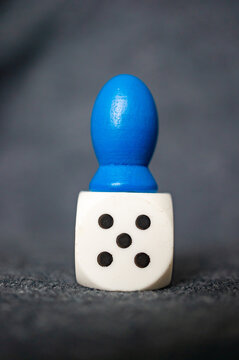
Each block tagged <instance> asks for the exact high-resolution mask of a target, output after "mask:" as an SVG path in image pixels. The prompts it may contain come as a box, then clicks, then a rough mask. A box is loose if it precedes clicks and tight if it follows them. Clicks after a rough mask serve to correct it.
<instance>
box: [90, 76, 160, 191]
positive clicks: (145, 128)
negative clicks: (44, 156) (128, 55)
mask: <svg viewBox="0 0 239 360" xmlns="http://www.w3.org/2000/svg"><path fill="white" fill-rule="evenodd" d="M157 135H158V116H157V110H156V106H155V103H154V100H153V97H152V95H151V93H150V91H149V89H148V88H147V86H146V85H145V84H144V83H143V82H142V81H141V80H140V79H138V78H137V77H135V76H132V75H118V76H115V77H113V78H112V79H111V80H109V81H108V82H107V83H106V84H105V85H104V87H103V88H102V89H101V91H100V93H99V94H98V96H97V98H96V101H95V104H94V107H93V111H92V117H91V136H92V142H93V146H94V150H95V154H96V157H97V159H98V161H99V169H98V171H97V172H96V174H95V176H94V177H93V179H92V180H91V182H90V190H92V191H125V192H156V191H157V184H156V182H155V180H154V178H153V176H152V175H151V173H150V171H149V169H148V167H147V166H148V164H149V162H150V159H151V157H152V155H153V152H154V148H155V145H156V142H157Z"/></svg>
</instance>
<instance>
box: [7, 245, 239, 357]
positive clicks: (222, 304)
mask: <svg viewBox="0 0 239 360" xmlns="http://www.w3.org/2000/svg"><path fill="white" fill-rule="evenodd" d="M234 246H235V245H234ZM237 248H238V247H237ZM237 250H238V249H237ZM175 259H176V260H175V271H174V279H173V283H172V285H171V286H170V287H168V288H166V289H164V290H158V291H149V292H135V293H122V292H115V293H114V292H105V291H98V290H91V289H88V288H84V287H81V286H79V285H77V284H76V282H75V279H74V274H73V269H72V267H71V268H70V271H69V268H64V267H62V266H60V265H59V264H58V265H56V264H55V265H53V264H52V265H47V264H45V265H44V266H43V265H40V264H38V265H37V264H35V265H30V264H26V263H24V260H23V259H22V260H21V259H18V260H17V261H16V260H13V261H12V263H11V262H10V263H9V262H8V263H5V264H3V265H2V266H1V269H0V273H1V275H0V279H1V281H0V290H1V300H0V305H1V312H0V324H1V332H0V359H1V360H2V359H11V360H12V359H14V360H17V359H21V360H26V359H69V360H70V359H86V360H95V359H100V360H101V359H102V360H112V359H116V360H117V359H142V360H143V359H182V360H183V359H190V360H191V359H201V360H203V359H206V358H209V359H238V356H239V346H238V339H239V327H238V323H239V311H238V310H239V303H238V295H239V273H238V251H237V252H231V251H228V250H226V249H220V248H218V247H216V248H215V249H212V248H211V249H207V250H205V253H200V254H199V253H197V252H196V253H188V254H184V255H183V256H182V255H180V254H178V255H177V254H176V258H175ZM2 263H4V261H2Z"/></svg>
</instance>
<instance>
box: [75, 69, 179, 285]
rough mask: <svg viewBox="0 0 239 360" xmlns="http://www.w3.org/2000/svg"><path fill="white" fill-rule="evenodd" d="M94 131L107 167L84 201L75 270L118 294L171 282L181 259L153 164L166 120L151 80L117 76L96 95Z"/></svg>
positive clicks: (88, 282)
mask: <svg viewBox="0 0 239 360" xmlns="http://www.w3.org/2000/svg"><path fill="white" fill-rule="evenodd" d="M91 135H92V142H93V146H94V150H95V153H96V156H97V159H98V162H99V169H98V170H97V172H96V174H95V176H94V177H93V179H92V180H91V182H90V191H83V192H80V194H79V198H78V205H77V217H76V238H75V268H76V278H77V282H78V283H79V284H81V285H84V286H88V287H92V288H97V289H104V290H112V291H116V290H119V291H134V290H151V289H159V288H162V287H165V286H167V285H168V284H169V283H170V281H171V276H172V263H173V208H172V200H171V196H170V194H163V193H156V191H157V184H156V182H155V180H154V178H153V176H152V174H151V173H150V171H149V169H148V164H149V162H150V159H151V157H152V155H153V152H154V149H155V145H156V141H157V135H158V117H157V110H156V106H155V103H154V100H153V97H152V95H151V93H150V91H149V89H148V88H147V87H146V86H145V84H144V83H143V82H142V81H141V80H140V79H138V78H137V77H135V76H132V75H118V76H116V77H114V78H112V79H111V80H109V81H108V82H107V83H106V84H105V86H104V87H103V88H102V90H101V91H100V93H99V95H98V96H97V98H96V101H95V104H94V108H93V111H92V118H91Z"/></svg>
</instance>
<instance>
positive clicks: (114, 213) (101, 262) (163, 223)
mask: <svg viewBox="0 0 239 360" xmlns="http://www.w3.org/2000/svg"><path fill="white" fill-rule="evenodd" d="M172 260H173V211H172V201H171V196H170V195H169V194H150V193H110V192H108V193H106V192H81V193H80V195H79V199H78V206H77V218H76V239H75V266H76V278H77V281H78V283H79V284H81V285H84V286H88V287H92V288H97V289H104V290H112V291H115V290H121V291H134V290H150V289H158V288H161V287H164V286H166V285H168V284H169V283H170V281H171V275H172Z"/></svg>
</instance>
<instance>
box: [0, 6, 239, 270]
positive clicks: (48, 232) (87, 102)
mask: <svg viewBox="0 0 239 360" xmlns="http://www.w3.org/2000/svg"><path fill="white" fill-rule="evenodd" d="M238 15H239V2H237V1H228V0H225V1H220V0H219V1H216V0H215V1H193V2H190V1H176V0H175V1H153V0H151V1H150V0H147V1H146V0H144V1H133V0H131V1H123V0H121V1H92V0H90V1H76V0H75V1H73V0H67V1H61V0H41V1H37V0H36V1H34V0H21V1H19V0H18V1H16V0H9V1H3V2H1V5H0V79H1V80H0V146H1V150H0V193H1V201H0V233H1V244H0V252H1V259H2V261H10V259H11V258H12V257H15V258H17V259H22V260H23V261H26V262H53V263H54V262H59V263H62V264H64V265H66V266H72V267H73V262H72V260H73V248H74V223H75V210H76V201H77V195H78V192H79V191H80V190H87V189H88V184H89V181H90V179H91V177H92V176H93V174H94V173H95V171H96V169H97V161H96V158H95V155H94V153H93V150H92V147H91V139H90V116H91V110H92V106H93V103H94V100H95V97H96V96H97V94H98V92H99V90H100V88H101V87H102V86H103V85H104V83H105V82H106V81H108V80H109V79H110V78H111V77H112V76H114V75H117V74H120V73H129V74H133V75H136V76H138V77H139V78H141V79H142V80H143V81H144V82H145V83H146V84H147V86H148V87H149V88H150V90H151V92H152V94H153V96H154V98H155V102H156V104H157V107H158V113H159V121H160V135H159V141H158V145H157V148H156V152H155V155H154V157H153V159H152V162H151V165H150V168H151V171H152V173H153V175H154V177H155V178H156V180H157V181H158V184H159V190H160V191H162V192H163V191H169V192H171V193H172V194H173V198H174V205H175V222H176V251H178V252H186V251H190V249H194V251H195V249H196V251H205V252H206V251H207V248H211V247H212V246H213V245H214V244H217V245H218V244H221V245H222V246H227V247H231V246H233V244H234V242H235V241H237V235H238V230H239V220H238V204H239V196H238V184H239V166H238V130H239V122H238V115H239V105H238V82H239V46H238V36H239V23H238Z"/></svg>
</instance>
